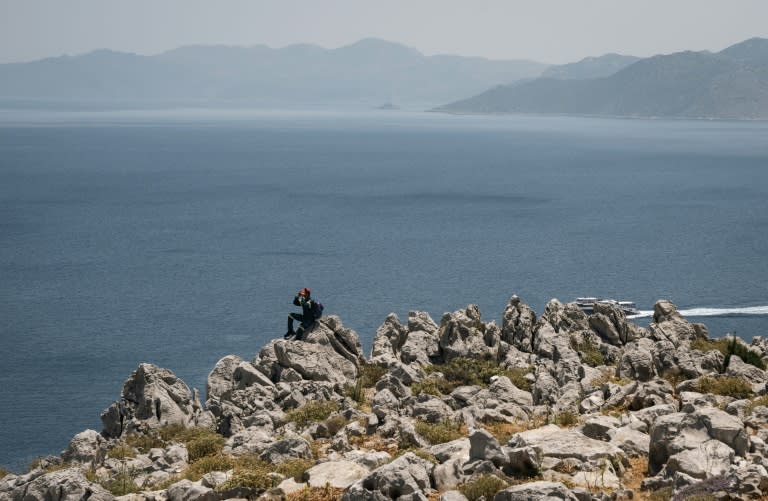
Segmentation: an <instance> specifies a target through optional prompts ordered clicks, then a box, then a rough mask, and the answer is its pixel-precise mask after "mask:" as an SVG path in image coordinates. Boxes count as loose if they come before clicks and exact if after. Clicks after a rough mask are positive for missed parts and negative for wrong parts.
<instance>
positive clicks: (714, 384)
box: [696, 376, 752, 400]
mask: <svg viewBox="0 0 768 501" xmlns="http://www.w3.org/2000/svg"><path fill="white" fill-rule="evenodd" d="M696 388H697V390H698V391H699V392H700V393H711V394H713V395H723V396H728V397H733V398H735V399H737V400H741V399H744V398H749V397H750V396H751V395H752V385H751V384H749V382H748V381H745V380H744V379H742V378H740V377H734V376H726V377H720V378H713V377H709V376H704V377H702V378H701V379H699V380H698V382H697V384H696Z"/></svg>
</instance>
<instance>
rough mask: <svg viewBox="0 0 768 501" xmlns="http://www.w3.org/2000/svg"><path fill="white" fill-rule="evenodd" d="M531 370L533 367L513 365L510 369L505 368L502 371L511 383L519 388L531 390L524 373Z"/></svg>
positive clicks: (528, 372)
mask: <svg viewBox="0 0 768 501" xmlns="http://www.w3.org/2000/svg"><path fill="white" fill-rule="evenodd" d="M531 372H533V367H526V368H521V367H513V368H512V369H507V370H506V371H505V372H504V375H505V376H507V377H508V378H509V380H510V381H512V384H514V385H515V386H517V387H518V388H520V389H521V390H523V391H531V382H530V381H528V380H527V379H526V378H525V376H526V374H530V373H531Z"/></svg>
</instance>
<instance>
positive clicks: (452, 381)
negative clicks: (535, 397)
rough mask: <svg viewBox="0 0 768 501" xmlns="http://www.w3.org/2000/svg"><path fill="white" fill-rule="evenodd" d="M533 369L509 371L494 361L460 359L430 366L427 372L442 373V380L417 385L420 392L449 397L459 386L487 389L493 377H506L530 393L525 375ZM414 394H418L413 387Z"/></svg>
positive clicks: (430, 380)
mask: <svg viewBox="0 0 768 501" xmlns="http://www.w3.org/2000/svg"><path fill="white" fill-rule="evenodd" d="M532 370H533V369H532V368H525V369H519V368H517V369H507V368H505V367H502V366H500V365H499V364H497V363H496V362H494V361H492V360H477V359H474V358H464V357H458V358H454V359H453V360H451V361H450V362H448V363H445V364H441V365H430V366H428V367H426V368H425V371H426V372H427V373H428V374H430V373H435V372H440V373H442V375H443V377H442V378H427V379H425V380H423V381H422V382H421V383H417V385H415V386H416V390H418V392H424V393H430V394H432V395H447V394H449V393H450V392H452V391H453V390H455V389H456V388H458V387H459V386H481V387H483V388H487V387H488V385H490V383H491V377H493V376H506V377H508V378H509V379H510V380H511V381H512V383H513V384H514V385H515V386H517V387H518V388H520V389H522V390H525V391H530V388H531V385H530V383H529V382H528V380H527V379H525V375H526V374H528V373H529V372H531V371H532ZM411 390H412V391H413V393H414V394H418V392H417V391H416V390H414V388H413V387H412V388H411Z"/></svg>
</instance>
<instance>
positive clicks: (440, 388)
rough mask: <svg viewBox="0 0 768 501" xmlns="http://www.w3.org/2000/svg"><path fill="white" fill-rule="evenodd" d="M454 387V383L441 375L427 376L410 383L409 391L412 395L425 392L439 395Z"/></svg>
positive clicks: (445, 393) (448, 391)
mask: <svg viewBox="0 0 768 501" xmlns="http://www.w3.org/2000/svg"><path fill="white" fill-rule="evenodd" d="M454 389H456V386H455V385H454V384H452V383H451V382H450V381H448V380H446V379H444V378H441V377H427V378H425V379H422V380H421V381H419V382H416V383H413V384H412V385H411V393H413V394H414V395H420V394H422V393H426V394H427V395H435V396H438V397H439V396H440V395H447V394H448V393H450V392H452V391H453V390H454Z"/></svg>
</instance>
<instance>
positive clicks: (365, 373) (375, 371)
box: [360, 363, 387, 388]
mask: <svg viewBox="0 0 768 501" xmlns="http://www.w3.org/2000/svg"><path fill="white" fill-rule="evenodd" d="M386 373H387V368H386V367H383V366H381V365H376V364H369V363H364V364H363V365H361V366H360V382H361V384H362V386H363V388H373V387H374V386H376V383H377V382H378V381H379V379H381V378H382V376H384V374H386Z"/></svg>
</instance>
